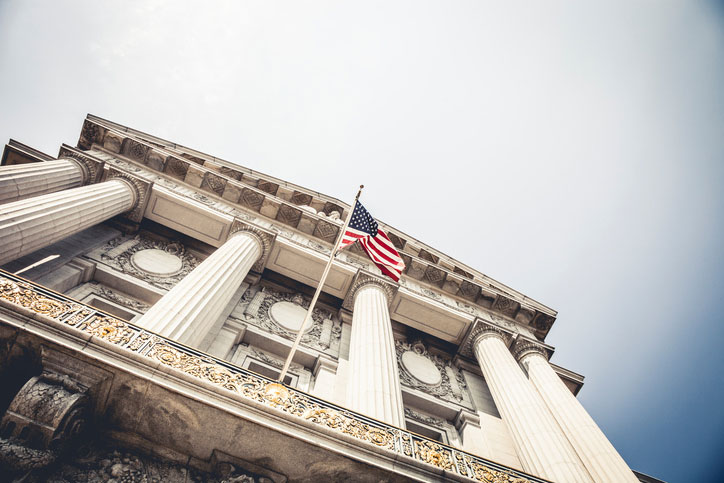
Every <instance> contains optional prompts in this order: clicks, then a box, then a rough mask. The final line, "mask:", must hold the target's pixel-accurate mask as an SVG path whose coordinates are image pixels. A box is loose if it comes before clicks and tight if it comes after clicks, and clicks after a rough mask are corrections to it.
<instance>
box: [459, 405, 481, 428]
mask: <svg viewBox="0 0 724 483" xmlns="http://www.w3.org/2000/svg"><path fill="white" fill-rule="evenodd" d="M453 424H454V425H455V429H457V430H458V431H460V432H463V431H464V430H465V428H466V427H467V426H471V427H474V428H480V416H479V415H478V414H477V413H475V412H473V411H471V410H469V409H465V408H463V409H460V411H458V413H457V415H456V416H455V420H454V421H453Z"/></svg>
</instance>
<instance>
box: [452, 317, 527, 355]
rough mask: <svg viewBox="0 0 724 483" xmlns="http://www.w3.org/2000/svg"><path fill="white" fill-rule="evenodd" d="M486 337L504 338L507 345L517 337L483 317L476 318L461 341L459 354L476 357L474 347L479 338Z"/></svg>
mask: <svg viewBox="0 0 724 483" xmlns="http://www.w3.org/2000/svg"><path fill="white" fill-rule="evenodd" d="M485 337H499V338H500V339H502V340H503V342H504V343H505V345H510V343H511V342H512V340H513V338H514V337H515V334H514V333H512V332H509V331H507V330H505V329H502V328H500V327H498V326H497V325H493V324H491V323H490V322H487V321H485V320H483V319H479V318H478V319H475V321H474V322H473V324H472V325H471V326H470V330H469V331H468V334H467V335H466V336H465V338H464V339H463V341H462V343H460V347H459V349H458V354H460V355H463V356H465V357H469V358H471V359H474V358H475V355H474V351H473V347H474V346H475V344H477V342H478V341H479V340H482V339H483V338H485Z"/></svg>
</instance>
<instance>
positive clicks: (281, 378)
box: [279, 185, 365, 384]
mask: <svg viewBox="0 0 724 483" xmlns="http://www.w3.org/2000/svg"><path fill="white" fill-rule="evenodd" d="M364 187H365V186H364V185H360V187H359V191H358V192H357V196H355V197H354V202H353V203H352V207H351V208H350V210H349V213H348V214H347V219H346V220H345V222H344V226H343V227H342V231H340V232H339V235H337V241H336V242H335V244H334V247H333V248H332V254H331V255H330V257H329V260H327V266H326V267H324V272H322V279H321V280H320V281H319V285H318V286H317V291H316V292H314V297H312V301H311V302H309V309H307V315H305V316H304V322H302V326H301V327H300V328H299V332H298V333H297V338H296V339H294V344H293V345H292V349H291V350H290V351H289V355H288V356H287V360H286V361H284V367H283V368H282V372H281V374H279V382H280V383H282V384H283V383H284V376H286V375H287V371H288V370H289V366H290V365H291V363H292V358H293V357H294V353H295V352H297V347H299V343H300V342H301V340H302V336H303V335H304V329H305V327H307V323H309V319H311V318H312V311H313V310H314V306H315V304H316V303H317V299H318V298H319V294H320V293H322V287H324V282H325V281H326V280H327V275H328V274H329V270H330V268H332V262H334V259H335V257H336V255H337V250H338V249H339V242H340V241H341V240H342V237H343V236H344V233H345V232H346V231H347V226H349V221H350V220H351V219H352V212H354V207H355V206H356V205H357V200H358V199H359V197H360V195H361V194H362V188H364Z"/></svg>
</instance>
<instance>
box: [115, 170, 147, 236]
mask: <svg viewBox="0 0 724 483" xmlns="http://www.w3.org/2000/svg"><path fill="white" fill-rule="evenodd" d="M106 179H107V180H111V179H121V180H123V181H125V182H126V183H127V184H128V185H129V186H130V187H131V188H132V189H133V190H134V192H135V200H134V202H133V208H131V210H130V211H128V212H126V214H125V216H126V218H128V219H129V220H131V221H135V222H136V223H140V222H141V220H142V219H143V213H144V212H145V211H146V205H147V204H148V199H149V198H150V196H151V187H152V186H153V182H151V181H146V180H145V179H143V178H139V177H138V176H134V175H132V174H130V173H127V172H125V171H121V170H119V169H117V168H115V167H110V168H109V169H108V176H107V178H106Z"/></svg>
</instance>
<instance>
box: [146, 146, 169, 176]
mask: <svg viewBox="0 0 724 483" xmlns="http://www.w3.org/2000/svg"><path fill="white" fill-rule="evenodd" d="M165 164H166V159H165V157H164V156H163V155H162V154H160V153H158V152H156V151H154V150H151V152H150V153H148V156H146V165H147V166H148V167H149V168H151V169H153V170H155V171H163V167H164V165H165Z"/></svg>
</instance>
